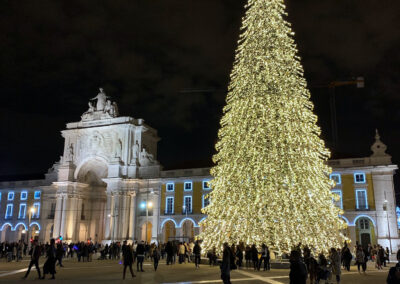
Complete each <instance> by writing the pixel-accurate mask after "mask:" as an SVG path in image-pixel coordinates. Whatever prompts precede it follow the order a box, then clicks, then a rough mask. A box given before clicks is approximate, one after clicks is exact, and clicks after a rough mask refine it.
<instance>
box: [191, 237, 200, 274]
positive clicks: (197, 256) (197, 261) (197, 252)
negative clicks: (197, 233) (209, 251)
mask: <svg viewBox="0 0 400 284" xmlns="http://www.w3.org/2000/svg"><path fill="white" fill-rule="evenodd" d="M193 254H194V265H195V266H196V268H200V256H201V247H200V244H199V241H196V244H195V245H194V247H193Z"/></svg>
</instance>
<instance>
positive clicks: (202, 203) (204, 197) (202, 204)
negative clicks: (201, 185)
mask: <svg viewBox="0 0 400 284" xmlns="http://www.w3.org/2000/svg"><path fill="white" fill-rule="evenodd" d="M206 195H208V193H207V194H203V197H202V198H203V199H202V202H201V206H202V208H204V207H206V206H204V200H205V199H206ZM207 199H208V205H210V196H208V198H207ZM208 205H207V206H208Z"/></svg>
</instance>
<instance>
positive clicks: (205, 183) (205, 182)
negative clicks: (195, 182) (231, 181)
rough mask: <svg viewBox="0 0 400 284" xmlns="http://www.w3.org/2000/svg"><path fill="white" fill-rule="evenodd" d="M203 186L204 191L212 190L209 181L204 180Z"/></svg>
mask: <svg viewBox="0 0 400 284" xmlns="http://www.w3.org/2000/svg"><path fill="white" fill-rule="evenodd" d="M207 184H208V185H207ZM202 186H203V189H204V190H210V189H211V187H210V180H208V179H205V180H203V182H202Z"/></svg>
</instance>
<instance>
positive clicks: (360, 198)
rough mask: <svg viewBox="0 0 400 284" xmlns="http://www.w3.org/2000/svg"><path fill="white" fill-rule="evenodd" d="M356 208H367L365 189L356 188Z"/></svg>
mask: <svg viewBox="0 0 400 284" xmlns="http://www.w3.org/2000/svg"><path fill="white" fill-rule="evenodd" d="M356 208H357V209H358V210H367V209H368V197H367V190H366V189H357V190H356Z"/></svg>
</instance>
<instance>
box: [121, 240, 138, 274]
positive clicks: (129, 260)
mask: <svg viewBox="0 0 400 284" xmlns="http://www.w3.org/2000/svg"><path fill="white" fill-rule="evenodd" d="M122 257H123V260H124V271H123V274H122V279H125V273H126V268H127V267H129V271H130V272H131V275H132V278H133V277H135V276H136V275H135V273H133V270H132V264H133V252H132V247H131V246H130V245H128V244H127V242H126V241H124V244H123V245H122Z"/></svg>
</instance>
